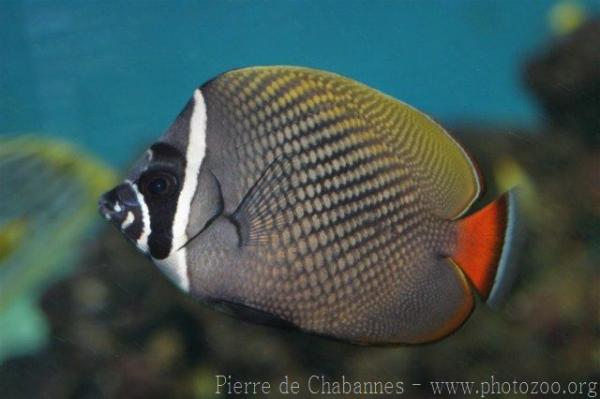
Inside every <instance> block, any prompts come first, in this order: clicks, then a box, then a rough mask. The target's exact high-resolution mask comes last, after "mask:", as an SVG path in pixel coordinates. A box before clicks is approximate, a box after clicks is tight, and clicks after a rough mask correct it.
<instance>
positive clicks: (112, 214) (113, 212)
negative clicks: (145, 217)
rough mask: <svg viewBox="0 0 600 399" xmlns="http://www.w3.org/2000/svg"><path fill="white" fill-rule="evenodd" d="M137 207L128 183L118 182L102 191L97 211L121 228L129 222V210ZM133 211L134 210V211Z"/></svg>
mask: <svg viewBox="0 0 600 399" xmlns="http://www.w3.org/2000/svg"><path fill="white" fill-rule="evenodd" d="M136 207H137V208H139V203H138V202H137V199H136V198H135V193H134V192H133V189H132V188H131V185H130V184H127V183H124V184H120V185H118V186H117V187H115V188H113V189H112V190H110V191H108V192H106V193H104V194H103V195H102V196H101V197H100V199H99V200H98V211H99V212H100V214H101V215H102V216H103V217H104V218H105V219H106V220H108V221H109V222H112V223H113V224H115V225H116V226H118V227H119V228H121V229H123V228H124V227H126V225H129V224H130V221H129V220H128V217H130V218H131V217H132V216H131V215H130V213H131V211H132V210H134V209H135V208H136ZM134 213H135V212H134Z"/></svg>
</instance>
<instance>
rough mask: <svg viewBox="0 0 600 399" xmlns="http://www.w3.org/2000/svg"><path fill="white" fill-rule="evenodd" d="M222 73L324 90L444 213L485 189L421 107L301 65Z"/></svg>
mask: <svg viewBox="0 0 600 399" xmlns="http://www.w3.org/2000/svg"><path fill="white" fill-rule="evenodd" d="M224 75H225V76H232V77H233V76H235V77H239V78H240V80H241V81H243V80H244V78H245V77H248V78H249V77H251V81H252V82H254V83H255V85H258V84H259V83H257V82H260V84H264V85H265V87H264V90H265V91H267V92H269V91H273V92H275V91H277V90H276V89H275V86H274V85H276V84H277V82H278V80H277V79H274V77H278V78H282V77H286V76H287V77H288V78H289V79H288V80H296V81H300V82H302V83H301V85H300V87H302V88H303V90H310V91H313V92H314V93H318V94H319V93H320V94H319V96H320V97H321V98H327V101H330V102H333V103H336V104H337V106H339V107H341V108H344V109H346V110H348V111H350V112H351V113H353V114H355V115H359V116H360V117H361V118H362V119H363V120H364V121H365V122H366V123H367V125H369V126H370V127H371V129H369V134H372V133H375V134H377V135H380V137H382V138H383V139H384V141H385V142H386V143H387V145H389V147H390V148H391V149H392V150H393V152H394V153H395V154H397V156H398V159H399V161H400V162H401V163H402V164H403V165H404V166H405V167H406V168H408V169H410V170H411V172H412V175H413V176H414V177H415V180H416V182H417V184H418V185H419V187H420V192H421V193H422V195H423V198H422V199H423V201H425V202H426V204H427V206H428V208H429V209H430V210H431V211H432V212H434V213H435V214H436V215H438V216H440V217H443V218H446V219H456V218H458V217H459V216H461V215H462V214H463V213H464V212H465V211H466V210H467V209H469V207H470V206H471V204H472V203H473V202H474V201H475V200H476V199H477V198H478V197H479V195H480V193H481V191H482V183H481V179H480V176H479V173H478V170H477V167H476V165H475V162H473V161H472V160H471V158H470V157H469V156H468V155H467V153H466V151H465V150H464V149H463V148H462V146H461V145H460V144H458V142H457V141H456V140H455V139H454V138H453V137H452V136H451V135H450V134H449V133H448V132H447V131H446V130H445V129H444V128H443V127H441V126H440V125H439V124H438V123H436V122H435V121H434V120H433V119H431V118H430V117H429V116H427V115H426V114H424V113H423V112H421V111H419V110H417V109H415V108H413V107H412V106H410V105H408V104H405V103H403V102H401V101H398V100H396V99H395V98H392V97H390V96H388V95H386V94H384V93H382V92H380V91H378V90H375V89H373V88H370V87H368V86H366V85H364V84H362V83H359V82H356V81H354V80H351V79H348V78H345V77H342V76H339V75H336V74H333V73H330V72H324V71H319V70H316V69H310V68H302V67H291V66H263V67H251V68H244V69H238V70H233V71H230V72H227V73H225V74H224ZM277 87H278V90H284V89H282V88H281V87H280V86H277ZM284 92H285V90H284ZM284 94H285V95H290V96H292V97H293V96H295V95H297V93H296V94H294V93H288V92H285V93H284ZM314 95H317V94H314ZM301 102H302V101H301ZM309 110H310V108H309Z"/></svg>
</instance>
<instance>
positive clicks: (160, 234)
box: [136, 143, 186, 259]
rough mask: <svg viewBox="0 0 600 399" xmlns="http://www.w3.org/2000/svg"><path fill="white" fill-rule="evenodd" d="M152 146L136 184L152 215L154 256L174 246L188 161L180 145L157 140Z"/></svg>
mask: <svg viewBox="0 0 600 399" xmlns="http://www.w3.org/2000/svg"><path fill="white" fill-rule="evenodd" d="M151 150H152V160H151V161H150V163H149V165H148V166H147V168H146V170H144V172H143V173H142V174H141V175H140V176H139V177H138V179H137V181H136V184H137V186H138V189H139V191H140V193H141V194H142V196H143V198H144V202H145V203H146V206H147V207H148V213H149V216H150V235H149V236H148V249H149V251H150V255H152V257H153V258H155V259H165V258H166V257H167V256H169V253H170V252H171V248H172V241H173V237H172V235H173V221H174V219H175V212H176V210H177V203H178V199H179V193H180V191H181V186H182V185H183V180H184V178H185V176H184V174H185V166H186V161H185V159H184V157H183V156H182V155H181V153H180V152H179V151H178V150H177V149H175V148H174V147H172V146H170V145H168V144H166V143H156V144H154V145H152V147H151Z"/></svg>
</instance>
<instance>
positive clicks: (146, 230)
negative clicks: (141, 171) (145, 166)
mask: <svg viewBox="0 0 600 399" xmlns="http://www.w3.org/2000/svg"><path fill="white" fill-rule="evenodd" d="M125 183H127V184H129V185H130V186H131V189H132V190H133V192H134V193H135V196H136V197H137V201H138V203H139V204H140V209H141V210H142V234H141V235H140V238H138V240H137V243H136V244H137V247H138V248H139V249H140V251H142V252H144V253H148V252H149V250H148V236H150V232H151V230H150V212H149V211H148V205H146V201H144V196H143V195H142V193H140V190H138V188H137V185H136V184H135V183H132V182H131V181H130V180H125Z"/></svg>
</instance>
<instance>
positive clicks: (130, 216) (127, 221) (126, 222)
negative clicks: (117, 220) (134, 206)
mask: <svg viewBox="0 0 600 399" xmlns="http://www.w3.org/2000/svg"><path fill="white" fill-rule="evenodd" d="M133 220H134V216H133V213H132V212H131V211H129V212H127V217H126V218H125V220H123V223H121V230H125V229H126V228H128V227H129V226H131V223H133Z"/></svg>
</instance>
